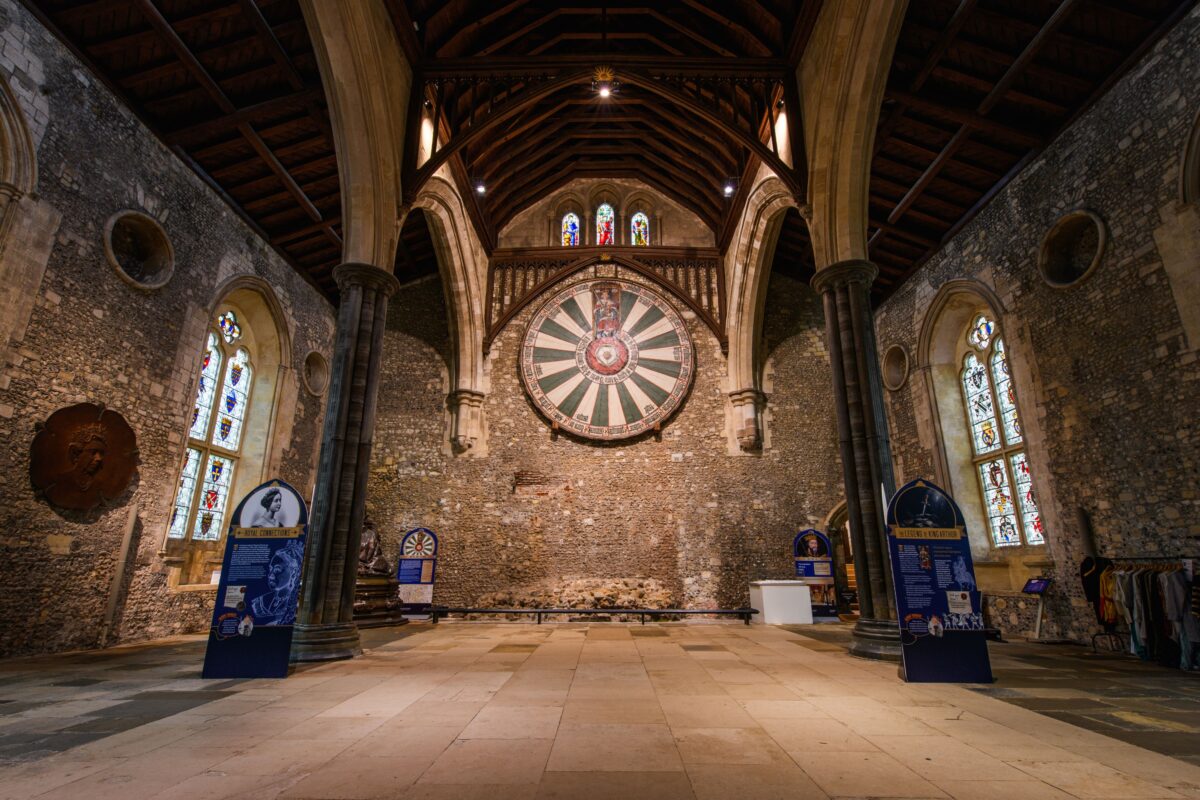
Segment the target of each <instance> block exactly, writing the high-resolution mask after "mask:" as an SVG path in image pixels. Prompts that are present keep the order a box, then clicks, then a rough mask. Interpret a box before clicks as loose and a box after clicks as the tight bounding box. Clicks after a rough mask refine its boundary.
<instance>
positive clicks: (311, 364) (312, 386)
mask: <svg viewBox="0 0 1200 800" xmlns="http://www.w3.org/2000/svg"><path fill="white" fill-rule="evenodd" d="M304 385H305V386H306V387H308V391H310V392H312V393H313V394H315V395H317V396H318V397H319V396H320V395H323V394H325V389H326V388H328V386H329V362H328V361H326V360H325V356H323V355H321V354H320V353H318V352H317V351H316V350H314V351H312V352H311V353H309V354H308V355H307V356H305V357H304Z"/></svg>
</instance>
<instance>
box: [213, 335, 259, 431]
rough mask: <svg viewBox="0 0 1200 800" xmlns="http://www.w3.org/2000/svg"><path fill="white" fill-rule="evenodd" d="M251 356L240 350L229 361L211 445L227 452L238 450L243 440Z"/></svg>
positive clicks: (242, 349) (243, 349)
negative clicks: (222, 448)
mask: <svg viewBox="0 0 1200 800" xmlns="http://www.w3.org/2000/svg"><path fill="white" fill-rule="evenodd" d="M250 379H251V367H250V354H249V353H248V352H246V350H245V348H239V349H238V351H237V352H236V353H234V354H233V358H231V359H229V369H228V370H226V372H225V383H224V384H223V385H222V386H221V396H222V398H223V399H222V401H221V408H220V410H219V413H218V414H217V426H216V428H215V429H214V430H213V434H212V440H211V443H212V444H215V445H218V446H220V447H224V448H226V449H227V450H236V449H237V448H238V444H239V443H240V442H241V439H242V421H243V420H244V419H245V417H246V404H247V400H248V391H247V390H248V389H249V388H250V382H251V380H250Z"/></svg>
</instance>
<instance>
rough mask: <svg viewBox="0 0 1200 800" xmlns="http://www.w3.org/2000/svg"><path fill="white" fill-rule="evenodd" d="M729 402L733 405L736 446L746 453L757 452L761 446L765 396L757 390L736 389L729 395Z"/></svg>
mask: <svg viewBox="0 0 1200 800" xmlns="http://www.w3.org/2000/svg"><path fill="white" fill-rule="evenodd" d="M729 402H730V403H732V404H733V419H734V435H735V436H736V437H737V441H738V446H739V447H741V448H742V450H744V451H746V452H750V451H753V450H758V449H759V448H761V447H762V445H763V434H762V410H763V408H765V407H766V405H767V396H766V395H765V394H763V393H762V392H760V391H759V390H758V389H738V390H737V391H736V392H730V393H729Z"/></svg>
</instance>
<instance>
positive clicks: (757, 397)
mask: <svg viewBox="0 0 1200 800" xmlns="http://www.w3.org/2000/svg"><path fill="white" fill-rule="evenodd" d="M729 402H731V403H733V404H734V405H735V406H744V405H748V404H751V403H752V404H754V405H755V406H765V405H766V404H767V396H766V395H765V394H763V393H762V392H761V391H759V390H758V389H737V390H735V391H732V392H730V393H729Z"/></svg>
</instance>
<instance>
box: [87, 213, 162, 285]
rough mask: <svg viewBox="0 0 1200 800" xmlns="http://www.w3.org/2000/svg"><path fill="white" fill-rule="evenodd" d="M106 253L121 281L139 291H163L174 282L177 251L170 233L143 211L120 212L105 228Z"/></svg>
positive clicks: (110, 219)
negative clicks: (168, 282)
mask: <svg viewBox="0 0 1200 800" xmlns="http://www.w3.org/2000/svg"><path fill="white" fill-rule="evenodd" d="M104 253H105V255H107V256H108V262H109V263H110V264H112V266H113V269H115V270H116V271H117V274H118V275H120V276H121V280H123V281H125V282H126V283H128V284H130V285H131V286H136V287H137V288H139V289H159V288H162V287H163V286H165V285H166V283H167V281H169V280H171V273H172V272H173V271H174V270H175V251H174V250H173V249H172V248H171V240H170V239H168V238H167V232H166V231H165V230H163V227H162V225H160V224H159V223H158V220H156V219H154V218H153V217H150V216H147V215H146V214H143V213H142V212H140V211H118V212H117V213H116V214H113V215H112V216H111V217H109V218H108V222H107V223H106V224H105V225H104Z"/></svg>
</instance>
